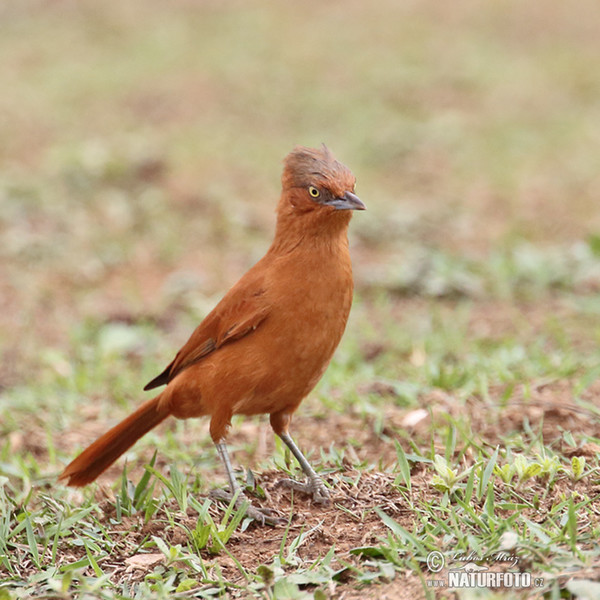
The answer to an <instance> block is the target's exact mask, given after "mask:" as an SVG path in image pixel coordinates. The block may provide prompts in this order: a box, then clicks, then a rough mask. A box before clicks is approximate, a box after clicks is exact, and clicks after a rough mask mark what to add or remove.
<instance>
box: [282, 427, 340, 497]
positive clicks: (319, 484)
mask: <svg viewBox="0 0 600 600" xmlns="http://www.w3.org/2000/svg"><path fill="white" fill-rule="evenodd" d="M277 435H278V436H279V437H280V438H281V439H282V440H283V442H284V444H285V445H286V446H287V447H288V448H289V449H290V451H291V452H292V454H293V455H294V456H295V457H296V460H297V461H298V462H299V463H300V466H301V467H302V470H303V471H304V474H305V475H306V477H308V481H307V482H306V483H300V482H299V481H294V480H293V479H282V480H280V481H279V482H278V483H279V484H280V485H284V486H285V487H289V488H292V489H294V490H298V491H300V492H305V493H307V494H312V497H313V500H314V501H315V502H317V503H318V504H327V503H328V502H329V490H328V489H327V488H326V487H325V484H324V483H323V480H322V479H321V478H320V477H319V476H318V475H317V473H316V472H315V470H314V469H313V468H312V467H311V466H310V463H309V462H308V461H307V460H306V458H305V456H304V454H302V452H300V448H298V446H296V444H295V442H294V440H293V439H292V438H291V436H290V434H289V433H288V432H287V431H281V432H277Z"/></svg>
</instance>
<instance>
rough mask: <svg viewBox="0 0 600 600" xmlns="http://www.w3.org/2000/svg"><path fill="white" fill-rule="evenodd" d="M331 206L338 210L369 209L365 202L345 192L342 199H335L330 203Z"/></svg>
mask: <svg viewBox="0 0 600 600" xmlns="http://www.w3.org/2000/svg"><path fill="white" fill-rule="evenodd" d="M328 204H329V205H330V206H333V207H334V208H335V209H336V210H366V209H367V207H366V206H365V205H364V203H363V201H362V200H361V199H360V198H359V197H358V196H357V195H356V194H353V193H352V192H345V193H344V195H343V196H341V197H340V198H334V199H333V200H332V201H331V202H328Z"/></svg>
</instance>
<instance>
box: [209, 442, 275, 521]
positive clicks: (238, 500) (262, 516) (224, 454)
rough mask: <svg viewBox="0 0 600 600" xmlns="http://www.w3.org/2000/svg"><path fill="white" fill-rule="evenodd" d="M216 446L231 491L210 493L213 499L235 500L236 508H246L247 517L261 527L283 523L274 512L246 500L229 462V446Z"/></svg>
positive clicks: (217, 490)
mask: <svg viewBox="0 0 600 600" xmlns="http://www.w3.org/2000/svg"><path fill="white" fill-rule="evenodd" d="M215 446H216V447H217V452H218V453H219V456H220V457H221V461H222V462H223V465H224V466H225V471H227V478H228V479H229V490H230V491H229V492H226V491H225V490H220V489H214V490H212V491H211V493H210V495H211V497H212V498H215V499H217V500H224V501H226V502H231V500H232V499H233V498H235V507H236V508H238V509H240V508H243V507H244V506H245V508H246V516H247V517H250V518H251V519H254V520H255V521H257V522H258V523H260V524H261V525H265V524H268V525H276V524H277V523H280V522H282V519H279V518H277V517H275V516H274V511H271V510H269V509H265V508H262V509H261V508H256V506H253V505H252V503H251V502H250V501H249V500H247V499H246V497H245V496H244V492H243V490H242V488H241V487H240V484H239V483H238V482H237V480H236V478H235V473H234V472H233V468H232V466H231V460H229V452H228V451H227V445H226V444H225V442H218V443H216V444H215ZM283 521H285V520H283Z"/></svg>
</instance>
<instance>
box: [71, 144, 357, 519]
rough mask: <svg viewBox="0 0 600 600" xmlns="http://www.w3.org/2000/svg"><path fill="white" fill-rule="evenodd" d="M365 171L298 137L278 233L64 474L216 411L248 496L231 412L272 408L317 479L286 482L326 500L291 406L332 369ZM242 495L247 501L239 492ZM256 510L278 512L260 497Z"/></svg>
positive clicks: (94, 467) (277, 427) (86, 470)
mask: <svg viewBox="0 0 600 600" xmlns="http://www.w3.org/2000/svg"><path fill="white" fill-rule="evenodd" d="M355 181H356V180H355V177H354V175H353V174H352V173H351V171H350V170H349V169H348V168H347V167H346V166H344V165H343V164H341V163H340V162H338V161H337V160H336V159H335V158H334V157H333V155H332V154H331V152H330V151H329V150H328V149H327V147H326V146H325V145H323V146H322V147H321V148H320V149H312V148H305V147H296V148H295V149H294V150H293V151H292V152H291V153H290V154H289V155H288V156H287V157H286V158H285V161H284V169H283V175H282V193H281V197H280V200H279V205H278V208H277V226H276V230H275V238H274V240H273V243H272V244H271V246H270V248H269V250H268V251H267V253H266V255H265V256H264V257H263V258H262V259H261V260H260V261H259V262H258V263H256V264H255V265H254V266H253V267H252V268H251V269H250V270H249V271H248V272H247V273H246V274H245V275H244V276H243V277H242V278H241V279H240V280H239V281H238V282H237V284H236V285H234V286H233V287H232V288H231V289H230V290H229V292H228V293H227V294H226V295H225V297H224V298H223V299H222V300H221V301H220V302H219V303H218V304H217V306H216V307H215V308H214V309H213V310H212V312H210V313H209V314H208V316H207V317H206V318H205V319H204V320H203V321H202V323H200V325H199V326H198V327H197V329H196V330H195V331H194V332H193V334H192V336H191V337H190V339H189V340H188V341H187V343H186V344H185V345H184V346H183V348H181V350H180V351H179V352H178V353H177V355H176V356H175V359H174V360H173V361H172V362H171V363H170V364H169V366H168V367H167V368H166V369H165V370H164V371H163V372H162V373H161V374H160V375H158V377H156V378H155V379H153V380H152V381H151V382H150V383H148V384H147V385H146V387H145V388H144V389H145V390H150V389H152V388H156V387H159V386H162V385H166V387H165V389H164V390H163V391H161V392H160V394H158V395H157V396H155V397H154V398H152V399H151V400H148V401H146V402H145V403H144V404H142V405H141V406H140V407H139V408H138V409H137V410H136V411H135V412H134V413H133V414H131V415H130V416H129V417H127V418H126V419H125V420H123V421H122V422H121V423H119V424H118V425H116V426H115V427H113V428H112V429H111V430H110V431H108V432H107V433H105V434H104V435H102V436H101V437H100V438H98V439H97V440H96V441H95V442H94V443H92V444H91V445H90V446H89V447H88V448H86V449H85V450H84V451H83V452H82V453H81V454H80V455H79V456H78V457H77V458H75V460H73V462H71V463H70V464H69V465H68V466H67V467H66V468H65V469H64V471H63V472H62V473H61V475H60V479H61V480H66V481H67V484H68V485H73V486H83V485H86V484H88V483H90V482H91V481H93V480H94V479H96V477H98V475H100V474H101V473H102V472H103V471H104V470H105V469H107V468H108V467H109V466H110V465H111V464H112V463H113V462H114V461H115V460H116V459H117V458H118V457H119V456H121V454H123V453H124V452H125V451H126V450H127V449H128V448H130V447H131V446H132V445H133V444H134V443H135V442H136V441H137V440H138V439H139V438H140V437H142V436H143V435H144V434H145V433H147V432H148V431H150V429H152V428H153V427H156V426H157V425H158V424H159V423H161V422H162V421H163V420H164V419H166V418H167V417H169V416H173V417H177V418H178V419H189V418H191V417H203V416H209V417H210V435H211V437H212V440H213V442H214V443H215V445H216V447H217V450H218V453H219V455H220V457H221V459H222V461H223V464H224V467H225V469H226V471H227V476H228V479H229V484H230V490H231V495H232V496H234V495H237V500H238V501H239V500H240V497H241V490H240V486H239V484H238V483H237V481H236V479H235V476H234V473H233V469H232V467H231V462H230V460H229V455H228V452H227V447H226V445H225V438H226V436H227V431H228V429H229V426H230V423H231V418H232V416H233V415H237V414H242V415H257V414H264V413H268V414H269V415H270V422H271V426H272V428H273V431H274V432H275V433H276V434H277V435H278V436H279V437H280V438H281V439H282V440H283V442H284V443H285V444H286V445H287V446H288V448H289V449H290V451H291V452H292V454H293V455H294V456H295V457H296V459H297V460H298V462H299V463H300V466H301V467H302V470H303V471H304V473H305V475H306V477H307V481H306V482H305V483H299V482H291V483H290V482H288V485H290V486H291V487H294V488H295V489H299V490H302V491H304V492H307V493H310V494H312V496H313V499H314V501H316V502H323V503H324V502H327V501H328V499H329V491H328V489H327V487H326V486H325V484H324V483H323V481H322V480H321V478H320V477H319V476H318V475H317V473H316V472H315V471H314V470H313V468H312V467H311V466H310V464H309V463H308V461H307V460H306V458H305V457H304V455H303V454H302V453H301V452H300V450H299V449H298V447H297V446H296V444H295V443H294V441H293V440H292V438H291V437H290V434H289V432H288V429H289V426H290V422H291V419H292V415H293V414H294V412H295V410H296V409H297V408H298V406H299V405H300V403H301V402H302V400H303V398H304V397H305V396H306V395H307V394H308V393H309V392H310V391H311V390H312V389H313V387H314V386H315V385H316V383H317V381H319V379H320V378H321V376H322V375H323V373H324V371H325V369H326V368H327V365H328V364H329V361H330V360H331V357H332V355H333V353H334V350H335V349H336V347H337V345H338V343H339V341H340V339H341V337H342V334H343V332H344V329H345V327H346V321H347V320H348V314H349V312H350V305H351V304H352V292H353V281H352V265H351V262H350V253H349V250H348V237H347V231H348V224H349V223H350V217H351V214H352V212H351V211H353V210H364V209H365V205H364V204H363V203H362V202H361V200H360V199H359V198H358V197H357V196H356V195H355V193H354V191H355V190H354V188H355ZM240 504H241V503H240ZM246 507H247V508H246V510H247V514H248V515H249V516H250V517H252V518H255V519H257V520H258V521H261V522H263V523H264V522H265V521H269V516H268V514H266V513H265V512H261V511H260V510H258V509H256V508H255V507H253V506H252V505H249V506H248V505H246Z"/></svg>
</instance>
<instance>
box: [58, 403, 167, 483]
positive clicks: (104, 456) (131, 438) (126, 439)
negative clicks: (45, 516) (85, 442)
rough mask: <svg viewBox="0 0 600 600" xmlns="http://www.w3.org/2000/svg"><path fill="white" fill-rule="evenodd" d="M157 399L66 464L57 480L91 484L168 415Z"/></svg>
mask: <svg viewBox="0 0 600 600" xmlns="http://www.w3.org/2000/svg"><path fill="white" fill-rule="evenodd" d="M159 400H160V394H159V395H158V396H156V397H155V398H152V400H148V401H147V402H144V404H142V405H141V406H140V407H139V408H138V409H137V410H136V411H135V412H134V413H133V414H131V415H129V416H128V417H127V418H126V419H124V420H123V421H121V422H120V423H119V424H118V425H115V426H114V427H113V428H112V429H111V430H109V431H107V432H106V433H105V434H104V435H102V436H100V437H99V438H98V439H97V440H96V441H95V442H94V443H92V444H91V445H90V446H88V447H87V448H86V449H85V450H84V451H83V452H82V453H81V454H80V455H79V456H78V457H77V458H75V459H74V460H73V461H72V462H71V463H70V464H69V465H67V467H66V468H65V470H64V471H63V472H62V473H61V474H60V475H59V479H66V480H67V485H73V486H76V487H79V486H83V485H87V484H88V483H91V482H92V481H94V479H96V477H98V475H100V473H102V472H104V471H105V470H106V469H108V467H110V465H112V464H113V463H114V462H115V460H117V458H119V456H121V454H123V452H125V451H127V450H128V449H129V448H131V446H133V444H135V442H137V440H139V439H140V438H141V437H142V436H143V435H144V434H145V433H148V431H150V430H151V429H152V428H153V427H156V426H157V425H158V424H159V423H160V422H161V421H163V420H164V419H165V418H166V417H167V416H168V415H169V411H168V408H167V407H164V406H163V407H161V404H160V402H159Z"/></svg>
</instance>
